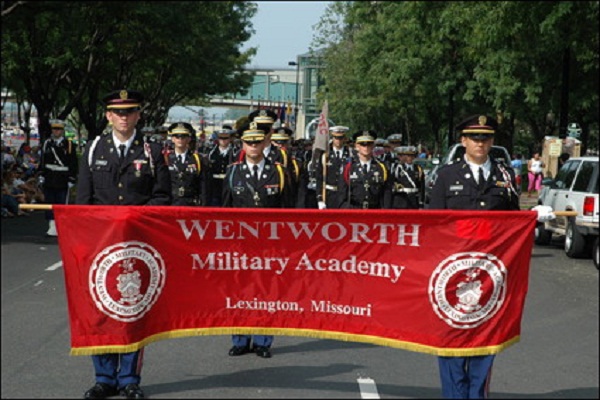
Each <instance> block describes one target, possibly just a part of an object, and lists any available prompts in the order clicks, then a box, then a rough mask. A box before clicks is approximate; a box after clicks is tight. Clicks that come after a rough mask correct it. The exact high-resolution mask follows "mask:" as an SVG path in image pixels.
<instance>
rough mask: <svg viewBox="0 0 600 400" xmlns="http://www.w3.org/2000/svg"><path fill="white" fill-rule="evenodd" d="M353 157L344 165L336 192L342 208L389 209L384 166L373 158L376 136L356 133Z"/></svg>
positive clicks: (387, 175)
mask: <svg viewBox="0 0 600 400" xmlns="http://www.w3.org/2000/svg"><path fill="white" fill-rule="evenodd" d="M352 138H353V139H354V146H355V150H356V156H355V157H353V158H351V159H350V161H348V162H346V163H344V168H343V170H342V175H341V178H340V179H339V181H338V187H339V188H338V190H340V192H341V195H342V196H343V199H344V200H343V202H342V208H362V209H381V208H390V207H391V197H392V196H391V195H392V190H391V180H390V179H389V171H388V168H387V167H386V166H385V164H384V163H382V162H381V161H377V160H376V159H375V157H374V156H373V147H374V146H375V139H376V138H377V135H376V134H375V132H372V131H361V132H357V133H355V134H354V135H353V136H352Z"/></svg>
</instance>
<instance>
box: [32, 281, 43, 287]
mask: <svg viewBox="0 0 600 400" xmlns="http://www.w3.org/2000/svg"><path fill="white" fill-rule="evenodd" d="M42 283H44V281H37V282H36V283H34V284H33V286H34V287H35V286H40V285H41V284H42Z"/></svg>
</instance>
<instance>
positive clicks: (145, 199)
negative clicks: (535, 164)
mask: <svg viewBox="0 0 600 400" xmlns="http://www.w3.org/2000/svg"><path fill="white" fill-rule="evenodd" d="M103 100H104V103H105V106H106V112H105V115H106V118H107V120H108V121H109V123H110V124H111V126H112V127H111V129H110V132H109V131H106V132H104V133H103V134H102V135H99V136H97V137H96V138H95V139H94V140H93V141H92V142H88V143H87V145H86V148H85V151H84V153H83V155H82V157H81V158H80V160H79V165H77V164H76V161H75V160H76V157H75V153H74V152H73V151H72V148H71V146H70V144H69V143H67V142H66V141H65V139H64V136H63V135H64V123H63V122H61V121H54V122H53V125H52V129H53V134H52V137H51V138H50V139H49V140H48V141H47V142H46V143H45V144H44V147H43V149H44V151H43V155H42V163H41V165H42V167H41V168H42V169H43V175H42V176H43V178H44V180H45V189H46V193H45V195H46V196H47V199H48V201H50V202H52V203H53V204H58V203H64V202H65V201H66V200H65V198H66V196H67V195H68V190H69V189H70V187H71V185H72V184H73V181H74V179H75V176H77V194H76V204H87V205H114V206H119V205H124V206H127V205H176V206H218V207H240V208H294V207H295V208H318V209H340V208H357V209H419V208H422V207H423V195H424V172H423V170H422V168H421V167H420V166H418V165H416V164H415V163H414V159H415V157H416V155H417V151H416V148H415V147H414V146H402V145H401V141H400V139H401V137H400V135H399V134H393V135H390V136H389V137H387V138H386V139H383V138H378V137H377V133H375V132H373V131H369V130H363V131H359V132H355V133H354V134H352V135H350V129H349V128H348V127H345V126H334V127H331V128H330V140H329V143H328V145H327V148H326V149H325V150H314V151H313V144H312V142H311V141H307V140H302V141H295V142H294V141H293V140H292V137H293V131H292V130H291V129H289V127H286V126H276V124H275V123H276V121H277V115H276V114H275V113H274V112H273V111H270V110H256V111H253V112H252V113H250V115H248V123H247V125H246V126H241V127H235V129H234V128H233V127H231V126H224V127H222V129H220V130H218V131H217V132H216V139H215V141H216V143H212V144H209V145H208V146H207V145H206V144H205V143H203V144H202V145H201V146H198V145H197V138H196V131H195V129H194V128H193V127H192V126H191V125H190V124H188V123H185V122H177V123H174V124H172V125H170V126H169V127H168V129H166V130H162V131H160V132H154V131H153V130H148V129H145V130H142V131H138V130H136V129H135V127H136V125H137V124H138V122H139V120H140V113H141V108H142V105H143V102H144V98H143V95H142V94H141V93H140V92H137V91H132V90H126V89H123V90H117V91H114V92H111V93H109V94H107V95H106V96H105V97H104V99H103ZM496 127H497V122H496V121H495V120H494V119H493V118H488V117H486V116H484V115H476V116H472V117H469V118H467V119H466V120H465V121H463V122H462V123H461V124H460V125H459V126H458V127H457V130H458V132H459V134H460V139H461V143H462V144H463V146H465V152H466V153H465V154H466V157H465V159H464V160H460V161H458V162H456V163H452V164H450V165H448V166H446V167H444V168H443V169H441V170H440V173H439V177H438V180H437V182H436V185H435V186H434V188H433V191H432V199H431V202H430V208H432V209H465V210H466V209H470V210H518V209H519V199H518V194H517V192H516V190H515V189H514V181H515V179H514V172H513V171H512V169H511V170H507V169H506V168H504V166H503V165H501V164H500V163H498V162H496V161H495V160H493V159H492V158H489V157H488V154H489V150H490V148H491V146H492V145H493V137H494V132H495V131H496ZM350 136H351V138H352V143H351V144H349V143H347V141H348V139H349V138H350ZM376 145H380V146H382V147H383V148H384V149H385V151H384V152H383V153H382V154H380V155H375V153H374V150H375V146H376ZM538 213H540V215H541V212H540V211H538ZM546 216H549V215H546ZM48 217H49V221H50V222H49V224H50V230H49V232H51V231H52V230H53V229H54V228H55V226H54V221H53V218H52V215H49V216H48ZM538 218H540V217H538ZM51 233H52V232H51ZM48 234H50V233H48ZM54 234H56V233H54ZM273 341H274V337H273V336H270V335H253V336H252V335H232V344H233V347H231V349H230V350H229V356H240V355H243V354H247V353H254V354H256V355H257V356H258V357H261V358H269V357H271V345H272V344H273ZM143 350H144V349H143V348H141V349H139V350H136V351H133V352H130V353H106V354H99V355H93V356H92V362H93V366H94V372H95V378H96V382H95V384H94V386H93V387H92V388H90V389H89V390H88V391H86V392H85V395H84V397H85V398H87V399H99V398H106V397H111V396H115V395H117V394H122V395H124V396H125V397H126V398H129V399H141V398H144V397H145V396H144V392H143V390H142V389H141V387H140V382H141V368H142V360H143ZM493 360H494V356H493V355H488V356H476V357H439V366H440V377H441V380H442V391H443V395H444V397H447V398H486V397H487V388H488V387H489V378H490V376H491V367H492V363H493ZM467 392H468V393H467Z"/></svg>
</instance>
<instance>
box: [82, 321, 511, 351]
mask: <svg viewBox="0 0 600 400" xmlns="http://www.w3.org/2000/svg"><path fill="white" fill-rule="evenodd" d="M210 335H274V336H301V337H310V338H317V339H332V340H340V341H345V342H359V343H368V344H374V345H378V346H386V347H393V348H396V349H402V350H409V351H415V352H419V353H425V354H432V355H436V356H446V357H466V356H485V355H490V354H497V353H499V352H501V351H502V350H504V349H506V348H508V347H509V346H511V345H513V344H515V343H517V342H519V340H520V336H516V337H514V338H512V339H510V340H508V341H506V342H504V343H502V344H499V345H496V346H487V347H476V348H469V349H461V348H438V347H432V346H425V345H422V344H417V343H412V342H405V341H401V340H393V339H386V338H381V337H377V336H370V335H354V334H349V333H344V332H334V331H321V330H314V329H286V328H258V327H256V328H253V327H246V328H241V327H223V328H199V329H182V330H176V331H170V332H162V333H158V334H156V335H152V336H149V337H147V338H145V339H144V340H142V341H139V342H136V343H131V344H128V345H114V346H89V347H77V348H71V352H70V354H71V355H72V356H91V355H98V354H107V353H130V352H132V351H136V350H139V349H141V348H142V347H144V346H146V345H148V344H150V343H154V342H158V341H160V340H164V339H176V338H182V337H192V336H210Z"/></svg>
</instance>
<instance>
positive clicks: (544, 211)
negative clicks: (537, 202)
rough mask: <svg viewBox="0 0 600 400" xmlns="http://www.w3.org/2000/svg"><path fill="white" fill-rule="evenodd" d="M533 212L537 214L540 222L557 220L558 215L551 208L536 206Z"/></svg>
mask: <svg viewBox="0 0 600 400" xmlns="http://www.w3.org/2000/svg"><path fill="white" fill-rule="evenodd" d="M531 210H532V211H535V212H537V215H538V217H537V220H538V222H546V221H551V220H553V219H556V215H555V214H554V212H553V211H552V207H550V206H535V207H533V208H532V209H531Z"/></svg>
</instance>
